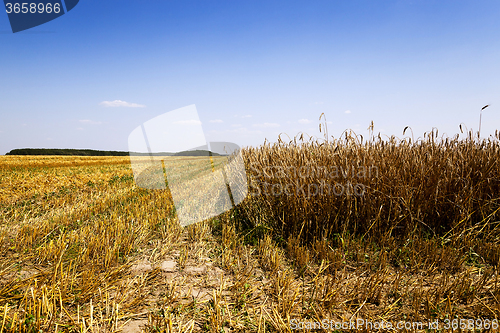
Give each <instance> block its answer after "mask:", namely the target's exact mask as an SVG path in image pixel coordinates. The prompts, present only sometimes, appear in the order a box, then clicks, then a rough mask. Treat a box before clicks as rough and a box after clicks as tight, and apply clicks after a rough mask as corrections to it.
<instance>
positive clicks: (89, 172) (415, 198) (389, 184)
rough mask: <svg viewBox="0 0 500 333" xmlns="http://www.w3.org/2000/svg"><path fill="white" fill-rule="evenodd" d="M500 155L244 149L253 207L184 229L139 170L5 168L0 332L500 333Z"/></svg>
mask: <svg viewBox="0 0 500 333" xmlns="http://www.w3.org/2000/svg"><path fill="white" fill-rule="evenodd" d="M499 140H500V136H499V135H498V134H497V135H496V136H495V137H492V138H490V139H489V140H487V141H486V140H485V141H482V142H479V141H478V140H477V139H474V137H473V135H472V133H469V135H468V137H467V138H465V139H459V138H458V136H457V137H454V138H443V137H438V136H437V132H431V133H427V134H426V136H425V137H424V138H423V139H417V140H410V139H409V138H407V139H405V140H399V139H397V138H394V137H393V138H389V139H388V140H382V139H381V138H380V137H375V136H373V137H371V138H369V140H363V138H361V137H360V136H355V135H354V134H349V133H347V134H346V135H343V137H342V138H341V139H336V140H332V139H331V138H330V139H329V140H305V139H303V138H302V139H301V138H295V139H294V140H292V141H290V142H282V141H281V142H279V143H277V144H265V145H263V146H261V147H258V148H246V149H244V150H243V158H244V161H245V165H246V169H247V174H248V182H249V195H248V196H247V198H246V199H245V200H244V201H243V202H242V203H241V204H240V205H239V206H237V207H236V208H235V209H232V210H230V211H228V212H225V213H224V214H222V215H219V216H217V217H215V218H212V219H210V220H207V221H204V222H200V223H195V224H192V225H189V226H187V227H185V228H182V227H180V225H179V223H178V221H177V217H176V213H175V209H174V205H173V201H172V197H171V195H170V192H169V191H168V190H146V189H141V188H138V187H137V186H136V185H135V183H134V177H133V173H132V169H131V165H130V159H129V158H123V157H65V156H57V157H55V156H23V157H19V156H0V221H1V227H0V237H1V239H2V243H1V247H0V315H1V316H2V329H1V330H2V331H3V332H14V331H16V332H38V331H42V332H55V331H63V332H119V331H123V332H140V331H141V330H143V331H145V332H291V331H295V330H299V331H301V329H302V330H303V331H310V330H311V329H312V330H313V331H314V330H316V331H319V326H317V324H318V323H322V324H325V323H326V324H327V325H331V324H335V323H336V324H338V325H340V326H337V327H333V329H331V330H330V331H335V330H337V331H339V332H340V331H348V330H349V328H351V329H352V328H353V327H352V326H349V325H348V324H349V323H354V325H355V326H356V325H360V326H359V327H357V328H358V331H376V330H377V328H380V327H379V326H373V325H379V324H380V323H385V324H386V325H387V324H388V323H390V324H391V325H394V326H395V325H398V324H401V323H403V326H404V325H405V324H406V328H404V327H403V328H402V329H398V331H408V332H409V331H412V332H413V331H424V330H425V329H427V328H432V327H429V326H428V325H429V322H431V323H436V322H437V323H438V324H439V328H440V329H442V330H443V331H445V328H446V325H447V323H449V325H450V328H452V325H454V324H453V323H457V325H460V324H464V325H469V326H466V329H468V328H475V329H478V330H479V329H481V330H484V329H488V328H490V329H491V328H494V327H498V321H497V320H498V319H499V317H500V285H499V283H498V282H499V281H498V273H499V263H500V227H499V224H500V221H499V213H498V212H499V210H500V196H499V193H500V164H499V162H500V143H499ZM189 159H190V160H193V161H196V160H197V159H196V158H194V159H193V158H192V157H190V158H189ZM349 184H351V185H349ZM313 185H314V186H313ZM327 185H329V187H328V186H327ZM356 186H357V187H356ZM341 188H342V189H343V190H342V192H341ZM361 189H362V190H363V191H361ZM454 319H456V320H457V321H455V322H453V320H454ZM460 319H462V322H460V321H459V320H460ZM447 320H449V322H448V321H447ZM464 320H466V321H464ZM470 320H473V321H470ZM361 321H363V322H361ZM342 323H344V324H345V325H347V326H344V327H342ZM361 323H362V324H361ZM419 323H422V326H419V325H420V324H419ZM370 325H371V326H370ZM408 325H409V326H408ZM470 325H472V326H470ZM480 325H481V326H480ZM494 325H497V326H494ZM329 327H330V326H329ZM299 328H301V329H299ZM330 328H332V327H330ZM432 329H433V328H432ZM471 330H472V329H471Z"/></svg>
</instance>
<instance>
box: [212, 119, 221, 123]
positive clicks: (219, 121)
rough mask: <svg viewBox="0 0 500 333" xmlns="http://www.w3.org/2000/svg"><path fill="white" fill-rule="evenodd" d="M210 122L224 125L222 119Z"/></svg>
mask: <svg viewBox="0 0 500 333" xmlns="http://www.w3.org/2000/svg"><path fill="white" fill-rule="evenodd" d="M209 122H210V123H223V122H224V121H222V120H221V119H213V120H210V121H209Z"/></svg>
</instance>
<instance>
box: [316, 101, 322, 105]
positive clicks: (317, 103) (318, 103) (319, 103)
mask: <svg viewBox="0 0 500 333" xmlns="http://www.w3.org/2000/svg"><path fill="white" fill-rule="evenodd" d="M314 104H316V105H323V104H324V103H323V102H316V103H314Z"/></svg>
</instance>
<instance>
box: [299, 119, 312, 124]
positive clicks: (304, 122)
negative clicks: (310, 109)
mask: <svg viewBox="0 0 500 333" xmlns="http://www.w3.org/2000/svg"><path fill="white" fill-rule="evenodd" d="M299 123H300V124H309V123H311V121H310V120H309V119H300V120H299Z"/></svg>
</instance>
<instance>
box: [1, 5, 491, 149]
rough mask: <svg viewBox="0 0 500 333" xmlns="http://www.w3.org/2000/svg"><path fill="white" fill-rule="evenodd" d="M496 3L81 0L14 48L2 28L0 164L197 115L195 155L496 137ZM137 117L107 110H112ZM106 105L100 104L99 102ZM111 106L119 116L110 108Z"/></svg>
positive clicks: (104, 145)
mask: <svg viewBox="0 0 500 333" xmlns="http://www.w3.org/2000/svg"><path fill="white" fill-rule="evenodd" d="M499 17H500V2H498V1H497V0H491V1H459V0H454V1H446V0H439V1H437V0H436V1H430V0H429V1H427V0H425V1H424V0H423V1H418V0H412V1H409V0H408V1H406V0H401V1H375V0H369V1H358V0H344V1H300V2H299V1H289V0H287V1H273V0H264V1H260V0H248V1H240V0H231V1H216V0H203V1H189V0H175V1H170V0H148V1H144V0H142V1H140V0H101V1H96V0H81V1H80V3H79V4H78V5H77V6H76V7H75V8H74V9H73V10H72V11H71V12H69V13H67V14H66V15H63V16H62V17H60V18H58V19H56V20H54V21H51V22H48V23H46V24H44V25H41V26H39V27H35V28H33V29H30V30H27V31H25V32H19V33H16V34H13V33H12V32H11V30H10V25H9V22H8V17H7V14H6V13H0V154H5V153H6V152H8V151H9V150H11V149H14V148H23V147H46V148H91V149H103V150H108V149H110V150H127V149H128V146H127V144H128V143H127V138H128V135H129V133H130V132H131V131H132V130H133V129H134V128H135V127H137V126H138V125H140V124H141V123H143V122H145V121H147V120H149V119H151V118H153V117H155V116H158V115H160V114H162V113H165V112H168V111H171V110H174V109H177V108H181V107H184V106H187V105H191V104H196V107H197V110H198V113H199V117H200V120H201V121H202V124H203V129H204V131H205V134H206V137H207V139H208V140H209V141H232V142H235V143H237V144H240V145H243V146H245V145H259V144H261V143H263V142H264V139H266V138H267V139H268V140H269V141H275V140H276V138H277V135H278V134H279V133H280V132H284V133H287V134H288V135H289V136H293V135H295V134H297V133H298V132H299V131H303V132H306V133H309V134H311V135H316V136H318V135H319V133H318V124H319V122H318V118H319V116H320V114H321V113H322V112H324V113H325V114H326V117H327V120H328V122H329V125H328V126H329V127H328V130H329V133H330V135H333V136H335V137H338V136H339V135H340V134H341V133H342V131H343V130H345V129H348V128H351V129H353V130H355V131H356V132H357V133H359V134H363V135H366V133H367V131H366V129H367V127H368V126H369V124H370V121H371V120H373V121H374V123H375V132H381V133H382V134H387V135H391V134H394V135H397V136H400V137H402V130H403V128H404V127H405V126H411V127H412V128H413V130H414V133H415V136H421V135H423V132H424V131H429V130H431V128H432V127H437V128H438V129H439V131H440V133H442V132H446V133H447V134H449V135H450V136H452V135H454V134H456V133H458V132H459V128H458V125H459V124H460V123H462V122H463V123H465V125H467V126H468V127H469V128H474V129H475V130H477V127H478V122H479V110H480V109H481V107H482V106H484V105H486V104H491V106H490V107H489V108H488V109H486V110H485V111H484V112H483V125H482V134H483V136H485V137H487V136H488V135H489V134H493V133H494V131H495V129H500V19H499ZM117 100H118V101H123V102H125V103H121V104H124V105H132V106H134V105H135V106H143V107H126V106H118V107H109V106H106V105H110V104H113V103H105V102H113V101H117ZM103 102H104V103H103ZM115 104H120V103H117V102H115Z"/></svg>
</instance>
